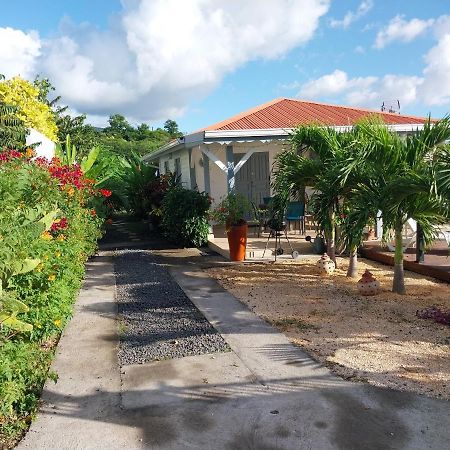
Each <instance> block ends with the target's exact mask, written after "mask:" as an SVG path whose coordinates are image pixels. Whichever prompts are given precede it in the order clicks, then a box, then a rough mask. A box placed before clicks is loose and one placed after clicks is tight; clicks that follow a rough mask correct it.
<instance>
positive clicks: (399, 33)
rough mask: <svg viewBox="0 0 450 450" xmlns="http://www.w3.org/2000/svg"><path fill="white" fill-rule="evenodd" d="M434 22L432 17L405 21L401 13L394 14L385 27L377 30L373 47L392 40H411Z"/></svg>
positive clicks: (383, 45)
mask: <svg viewBox="0 0 450 450" xmlns="http://www.w3.org/2000/svg"><path fill="white" fill-rule="evenodd" d="M434 22H435V21H434V19H429V20H421V19H411V20H409V21H407V20H405V19H404V16H402V15H398V16H395V17H394V18H393V19H392V20H391V21H390V22H389V23H388V25H387V27H385V28H383V29H382V30H380V31H379V32H378V34H377V37H376V39H375V44H374V47H375V48H379V49H380V48H383V47H386V45H388V44H390V43H391V42H394V41H400V42H411V41H413V40H414V39H416V38H417V37H419V36H420V35H421V34H423V33H425V31H427V30H428V29H429V28H430V27H431V26H432V25H433V24H434Z"/></svg>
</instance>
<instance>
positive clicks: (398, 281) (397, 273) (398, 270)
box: [392, 224, 406, 294]
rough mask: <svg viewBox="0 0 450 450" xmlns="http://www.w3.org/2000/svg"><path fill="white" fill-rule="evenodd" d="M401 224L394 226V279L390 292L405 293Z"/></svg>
mask: <svg viewBox="0 0 450 450" xmlns="http://www.w3.org/2000/svg"><path fill="white" fill-rule="evenodd" d="M402 231H403V224H399V225H397V226H396V227H395V254H394V281H393V283H392V292H395V293H396V294H406V289H405V277H404V270H403V237H402Z"/></svg>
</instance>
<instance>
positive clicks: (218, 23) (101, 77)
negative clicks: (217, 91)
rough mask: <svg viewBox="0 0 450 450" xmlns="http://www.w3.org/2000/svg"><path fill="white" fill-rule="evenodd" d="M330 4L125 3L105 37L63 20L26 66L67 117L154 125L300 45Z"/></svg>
mask: <svg viewBox="0 0 450 450" xmlns="http://www.w3.org/2000/svg"><path fill="white" fill-rule="evenodd" d="M329 3H330V0H253V1H246V2H242V1H240V0H227V1H223V0H191V1H189V2H186V1H184V0H152V1H147V0H122V5H123V11H122V12H121V14H120V15H119V17H118V18H116V20H115V21H113V22H112V23H111V25H110V28H109V29H108V30H106V31H99V30H97V29H95V28H93V27H90V26H89V25H86V24H83V25H80V26H76V25H74V24H71V23H70V22H67V21H65V22H64V23H63V24H62V25H61V27H60V28H61V35H60V36H59V37H57V38H52V39H49V40H46V41H44V42H41V47H40V52H41V55H39V54H37V53H36V52H35V53H33V54H32V58H28V60H27V61H28V62H29V67H35V70H34V71H33V74H34V73H37V72H39V73H43V74H44V75H46V76H49V78H50V79H51V80H52V82H53V83H54V84H55V86H56V88H57V91H58V94H61V95H62V97H63V100H64V101H65V102H67V103H69V104H70V105H71V107H72V108H73V109H74V110H77V111H84V112H87V113H88V114H90V115H93V116H94V115H95V116H105V115H108V114H110V113H112V112H121V113H123V114H125V115H127V116H129V117H133V118H135V119H136V120H145V121H148V120H160V119H164V118H167V117H169V116H171V117H175V116H176V115H179V114H182V113H183V111H185V108H186V105H187V104H188V102H189V101H190V100H191V99H193V98H198V97H199V96H204V95H206V94H207V93H208V92H210V91H211V90H212V89H213V88H214V87H216V86H217V85H218V84H219V83H220V81H221V80H222V79H223V77H224V76H225V75H226V74H227V73H230V72H232V71H234V70H236V69H237V68H238V67H240V66H242V65H243V64H245V63H247V62H249V61H252V60H256V59H274V58H279V57H282V56H284V55H285V54H286V53H287V52H289V51H290V50H291V49H293V48H295V47H297V46H300V45H302V44H305V43H306V42H307V41H308V40H310V39H311V38H312V37H313V36H314V33H315V31H316V29H317V27H318V23H319V19H320V17H321V16H323V15H324V14H325V13H326V12H327V11H328V8H329ZM13 31H16V32H17V33H22V32H21V31H19V30H13ZM0 45H1V44H0ZM23 47H24V48H25V46H23ZM0 48H1V47H0ZM17 53H20V51H17ZM24 54H26V53H25V52H24ZM0 58H1V56H0ZM0 61H1V59H0ZM23 66H25V64H23ZM27 67H28V66H27ZM30 72H31V71H28V73H27V75H29V74H30Z"/></svg>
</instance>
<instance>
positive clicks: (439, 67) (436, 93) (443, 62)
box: [421, 29, 450, 105]
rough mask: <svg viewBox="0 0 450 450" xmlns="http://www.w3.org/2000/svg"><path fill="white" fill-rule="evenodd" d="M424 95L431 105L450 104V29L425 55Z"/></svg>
mask: <svg viewBox="0 0 450 450" xmlns="http://www.w3.org/2000/svg"><path fill="white" fill-rule="evenodd" d="M425 61H426V63H427V66H426V68H425V70H424V71H423V73H424V83H423V86H422V92H421V94H422V97H423V98H425V99H426V100H427V103H428V104H430V105H445V104H450V29H448V34H445V35H443V36H442V37H441V39H440V40H439V42H438V44H437V45H436V46H435V47H433V48H432V49H431V50H430V51H429V52H428V53H427V54H426V56H425Z"/></svg>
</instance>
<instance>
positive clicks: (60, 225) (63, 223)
mask: <svg viewBox="0 0 450 450" xmlns="http://www.w3.org/2000/svg"><path fill="white" fill-rule="evenodd" d="M67 227H68V223H67V219H66V218H65V217H63V218H62V219H60V220H57V221H56V222H53V223H52V226H51V227H50V230H51V231H54V232H55V231H59V230H64V229H66V228H67Z"/></svg>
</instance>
